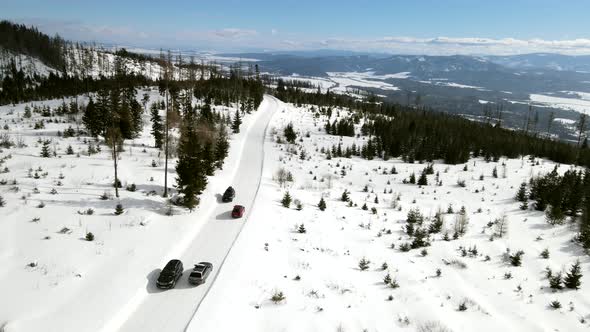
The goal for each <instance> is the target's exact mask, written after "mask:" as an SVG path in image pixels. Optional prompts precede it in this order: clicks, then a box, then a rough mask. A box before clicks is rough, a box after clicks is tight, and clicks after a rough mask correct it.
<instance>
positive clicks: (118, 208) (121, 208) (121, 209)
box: [115, 203, 125, 216]
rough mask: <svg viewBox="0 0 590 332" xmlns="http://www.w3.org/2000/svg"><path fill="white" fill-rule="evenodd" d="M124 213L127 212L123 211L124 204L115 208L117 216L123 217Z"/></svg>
mask: <svg viewBox="0 0 590 332" xmlns="http://www.w3.org/2000/svg"><path fill="white" fill-rule="evenodd" d="M123 212H125V210H124V209H123V204H121V203H119V204H117V206H116V207H115V215H117V216H118V215H121V214H123Z"/></svg>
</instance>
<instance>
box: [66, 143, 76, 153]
mask: <svg viewBox="0 0 590 332" xmlns="http://www.w3.org/2000/svg"><path fill="white" fill-rule="evenodd" d="M66 154H69V155H72V154H74V149H73V148H72V146H71V145H68V148H67V149H66Z"/></svg>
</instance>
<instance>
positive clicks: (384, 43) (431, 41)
mask: <svg viewBox="0 0 590 332" xmlns="http://www.w3.org/2000/svg"><path fill="white" fill-rule="evenodd" d="M15 22H18V23H24V24H26V25H34V26H37V27H38V28H39V30H41V31H43V32H46V33H48V34H50V35H54V34H56V33H58V34H60V35H61V36H62V37H64V38H66V39H70V40H75V41H89V42H92V41H98V42H104V43H119V44H127V45H131V46H133V45H135V46H150V47H164V48H166V47H205V48H209V49H214V50H219V51H225V50H229V49H231V50H233V51H240V50H252V49H266V50H281V49H289V50H311V49H338V50H351V51H359V52H384V53H392V54H425V55H450V54H465V55H470V54H487V55H509V54H524V53H538V52H543V53H560V54H569V55H582V54H590V38H579V39H571V40H547V39H542V38H533V39H518V38H497V39H494V38H480V37H461V38H457V37H445V36H440V37H433V38H415V37H408V36H384V37H379V38H346V37H342V38H340V37H338V38H336V37H333V38H324V39H320V38H317V39H309V38H306V37H301V36H297V35H296V34H289V33H288V34H287V35H288V36H289V38H288V39H284V38H280V37H279V35H281V36H282V35H283V33H281V34H279V30H278V29H277V28H272V29H271V30H270V35H269V34H268V33H265V34H260V33H259V32H258V31H257V30H253V29H244V28H236V27H228V28H222V29H217V30H180V31H175V32H174V31H173V32H168V33H163V32H159V31H146V30H144V29H138V28H137V27H132V26H107V25H103V26H100V25H89V24H86V23H84V22H82V21H76V20H54V19H46V18H23V19H18V20H15ZM267 31H268V30H267Z"/></svg>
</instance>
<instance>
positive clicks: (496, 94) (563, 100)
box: [223, 51, 590, 136]
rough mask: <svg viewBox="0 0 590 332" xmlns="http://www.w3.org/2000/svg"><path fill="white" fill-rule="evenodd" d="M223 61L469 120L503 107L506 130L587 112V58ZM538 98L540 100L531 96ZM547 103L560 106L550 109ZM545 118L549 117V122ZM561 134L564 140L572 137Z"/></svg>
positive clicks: (332, 56)
mask: <svg viewBox="0 0 590 332" xmlns="http://www.w3.org/2000/svg"><path fill="white" fill-rule="evenodd" d="M223 56H231V57H232V58H236V59H239V58H244V59H257V60H258V62H257V63H258V65H259V67H260V68H261V70H262V71H263V72H267V73H271V74H274V75H277V76H280V77H284V78H289V79H297V80H308V81H310V82H312V83H317V82H321V83H322V86H330V85H331V86H330V88H333V89H335V91H346V89H351V90H352V89H363V90H365V91H369V92H372V93H375V94H378V95H381V96H384V97H386V98H387V99H389V100H391V101H395V102H400V103H412V102H415V100H419V103H420V104H421V105H425V106H430V107H432V108H435V109H438V110H443V111H448V112H452V113H460V114H464V115H466V116H470V117H472V118H475V119H476V118H477V117H478V116H480V115H482V113H483V110H484V109H485V108H488V109H489V108H490V107H491V108H500V107H502V108H503V109H504V110H505V115H504V116H505V119H503V120H504V121H505V124H506V125H509V126H511V127H514V128H519V127H522V126H523V123H524V122H525V121H526V117H527V116H528V115H527V113H528V108H529V104H531V105H533V106H534V107H535V109H536V110H537V111H538V114H537V115H536V116H537V117H538V123H539V124H540V123H547V120H548V119H549V118H550V117H551V116H558V117H561V118H566V119H570V120H575V119H577V117H578V116H579V113H577V112H588V113H589V114H590V100H588V99H584V100H582V99H583V98H587V97H588V96H590V56H567V55H559V54H541V53H539V54H525V55H512V56H466V55H455V56H420V55H385V54H358V53H354V52H352V53H350V54H339V53H338V52H330V51H325V52H323V53H322V52H307V53H306V52H303V53H288V52H285V53H280V52H277V53H243V54H224V55H223ZM400 73H403V75H401V74H400ZM396 74H398V75H396ZM418 95H419V96H420V98H419V99H417V98H416V97H417V96H418ZM539 95H541V97H542V98H539V97H535V98H533V97H534V96H539ZM545 97H547V98H545ZM551 98H554V99H555V100H558V101H559V103H557V102H556V103H552V100H553V99H551ZM540 100H542V101H540ZM547 100H549V101H547ZM570 104H573V106H571V107H570ZM500 105H501V106H500ZM586 107H587V110H586ZM551 112H553V113H554V114H553V115H551V116H550V114H551ZM557 126H558V127H559V124H557ZM543 127H550V126H548V125H545V124H544V125H543ZM561 129H563V130H561V132H560V134H561V135H562V136H564V135H565V136H567V135H568V133H569V132H570V131H571V130H570V129H571V128H565V127H564V128H561ZM558 131H559V130H558Z"/></svg>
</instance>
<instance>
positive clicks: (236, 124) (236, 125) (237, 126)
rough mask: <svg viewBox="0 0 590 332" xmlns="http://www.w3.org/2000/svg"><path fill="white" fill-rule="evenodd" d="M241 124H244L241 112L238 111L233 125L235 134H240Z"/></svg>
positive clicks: (232, 128)
mask: <svg viewBox="0 0 590 332" xmlns="http://www.w3.org/2000/svg"><path fill="white" fill-rule="evenodd" d="M241 124H242V119H241V117H240V111H239V110H236V114H235V116H234V120H233V121H232V124H231V130H232V132H233V133H234V134H237V133H239V132H240V125H241Z"/></svg>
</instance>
